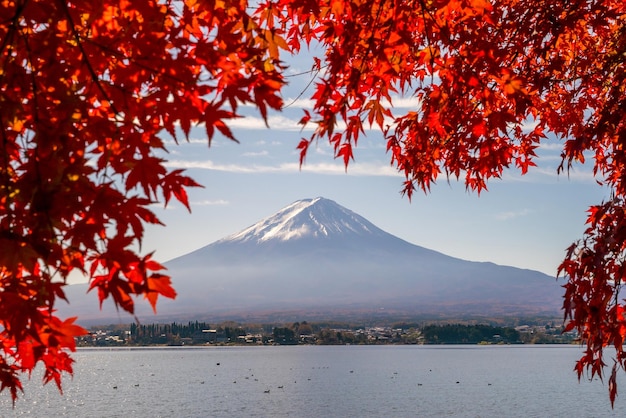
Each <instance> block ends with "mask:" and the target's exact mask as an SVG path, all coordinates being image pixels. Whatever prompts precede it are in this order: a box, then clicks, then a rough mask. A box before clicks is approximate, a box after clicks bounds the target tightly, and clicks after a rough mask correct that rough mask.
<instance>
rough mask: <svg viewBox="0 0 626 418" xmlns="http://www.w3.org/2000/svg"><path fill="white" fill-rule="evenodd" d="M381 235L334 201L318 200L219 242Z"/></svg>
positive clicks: (287, 209)
mask: <svg viewBox="0 0 626 418" xmlns="http://www.w3.org/2000/svg"><path fill="white" fill-rule="evenodd" d="M372 234H374V235H379V234H384V232H383V231H382V230H380V229H379V228H377V227H376V226H374V225H373V224H372V223H370V222H369V221H367V220H366V219H365V218H363V217H361V216H359V215H357V214H356V213H354V212H352V211H350V210H348V209H346V208H344V207H343V206H340V205H338V204H337V203H335V202H334V201H332V200H329V199H325V198H322V197H317V198H315V199H303V200H298V201H296V202H293V203H292V204H290V205H288V206H286V207H284V208H283V209H281V210H279V211H278V212H276V213H275V214H274V215H271V216H269V217H267V218H264V219H262V220H261V221H259V222H257V223H256V224H254V225H252V226H250V227H248V228H246V229H244V230H243V231H241V232H238V233H236V234H234V235H231V236H228V237H226V238H223V239H222V240H220V241H219V242H226V241H229V242H233V243H234V242H257V243H262V242H267V241H290V240H298V239H301V238H305V237H307V238H311V237H313V238H325V237H332V236H338V235H350V236H355V235H372Z"/></svg>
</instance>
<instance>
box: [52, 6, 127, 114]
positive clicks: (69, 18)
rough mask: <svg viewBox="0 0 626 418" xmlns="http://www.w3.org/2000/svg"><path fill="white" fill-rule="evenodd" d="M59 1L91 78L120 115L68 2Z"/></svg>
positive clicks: (113, 109) (114, 110) (114, 111)
mask: <svg viewBox="0 0 626 418" xmlns="http://www.w3.org/2000/svg"><path fill="white" fill-rule="evenodd" d="M59 3H60V4H61V5H62V8H63V12H64V13H65V17H67V21H68V22H69V26H70V28H71V29H70V30H71V31H72V35H73V36H74V40H75V41H76V46H78V49H79V50H80V53H81V57H82V61H83V63H84V64H85V66H86V67H87V70H88V71H89V74H90V75H91V80H92V81H93V82H94V83H95V84H96V87H97V88H98V90H99V91H100V93H102V95H103V96H104V100H106V101H107V102H108V103H109V105H110V106H111V110H112V111H113V113H115V114H116V115H119V114H120V112H119V111H118V110H117V109H116V107H115V103H113V101H112V100H111V99H110V97H109V95H108V93H107V92H106V91H105V90H104V87H103V86H102V83H101V81H102V80H100V77H99V76H98V74H96V71H95V70H94V69H93V66H92V65H91V62H89V57H88V56H87V53H86V51H85V48H83V41H82V38H81V37H80V34H79V33H78V31H77V30H76V26H75V25H74V19H72V15H71V13H70V10H69V9H68V7H67V3H66V2H65V1H64V0H59Z"/></svg>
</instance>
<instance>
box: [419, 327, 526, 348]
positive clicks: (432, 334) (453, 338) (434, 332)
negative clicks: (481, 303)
mask: <svg viewBox="0 0 626 418" xmlns="http://www.w3.org/2000/svg"><path fill="white" fill-rule="evenodd" d="M422 336H423V338H424V343H426V344H478V343H481V342H488V343H498V342H502V343H509V344H516V343H520V342H521V339H520V333H519V332H517V331H516V330H515V329H514V328H506V327H492V326H489V325H460V324H454V325H428V326H425V327H424V328H422Z"/></svg>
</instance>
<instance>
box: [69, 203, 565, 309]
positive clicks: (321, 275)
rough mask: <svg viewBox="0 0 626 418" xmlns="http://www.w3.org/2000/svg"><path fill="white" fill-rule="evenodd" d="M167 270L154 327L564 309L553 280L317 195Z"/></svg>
mask: <svg viewBox="0 0 626 418" xmlns="http://www.w3.org/2000/svg"><path fill="white" fill-rule="evenodd" d="M165 265H166V267H167V268H168V270H169V271H168V273H169V274H170V276H171V277H172V282H173V285H174V288H175V289H176V291H177V292H178V297H177V298H176V300H168V299H160V300H159V303H158V306H157V308H158V316H157V318H156V320H158V318H163V319H164V320H165V319H167V320H169V319H172V318H192V317H199V316H202V317H211V316H222V317H223V316H228V315H233V316H239V317H241V315H244V316H245V315H251V314H254V313H259V312H266V313H268V312H288V311H300V312H316V313H318V314H320V313H324V312H325V313H327V317H328V318H332V316H333V315H332V313H333V312H344V313H345V312H350V311H351V312H366V311H372V312H373V311H377V312H379V311H380V310H383V309H384V310H385V311H386V312H404V313H412V314H422V315H424V314H430V315H438V316H441V315H457V316H459V315H491V316H500V315H505V316H512V315H519V316H528V315H556V314H557V312H558V311H559V308H560V306H561V303H562V300H561V296H562V288H561V287H560V285H559V284H558V283H557V282H556V280H555V278H554V277H550V276H548V275H546V274H543V273H540V272H537V271H532V270H524V269H519V268H515V267H508V266H500V265H496V264H493V263H488V262H472V261H466V260H461V259H458V258H454V257H450V256H447V255H445V254H442V253H439V252H436V251H433V250H429V249H427V248H423V247H420V246H417V245H414V244H411V243H409V242H407V241H404V240H402V239H400V238H397V237H395V236H393V235H391V234H389V233H387V232H385V231H383V230H381V229H380V228H378V227H376V226H375V225H374V224H372V223H371V222H369V221H368V220H366V219H365V218H363V217H362V216H360V215H358V214H356V213H354V212H352V211H351V210H348V209H346V208H344V207H343V206H341V205H339V204H337V203H335V202H334V201H332V200H328V199H325V198H321V197H318V198H315V199H304V200H299V201H296V202H294V203H292V204H290V205H288V206H286V207H285V208H283V209H281V210H279V211H278V212H276V213H275V214H274V215H271V216H269V217H267V218H265V219H262V220H261V221H259V222H258V223H256V224H254V225H252V226H250V227H248V228H246V229H244V230H242V231H240V232H238V233H235V234H233V235H230V236H228V237H225V238H222V239H220V240H218V241H215V242H213V243H212V244H209V245H207V246H205V247H202V248H200V249H198V250H196V251H193V252H191V253H189V254H186V255H183V256H181V257H178V258H176V259H173V260H171V261H169V262H167V263H166V264H165ZM75 286H76V285H74V286H70V288H75ZM83 286H85V285H83ZM70 290H71V292H69V291H68V293H72V294H68V297H69V298H70V305H69V307H68V309H65V308H64V309H61V313H65V312H66V311H67V313H68V314H74V315H75V314H78V315H79V316H80V318H81V319H93V318H95V317H102V318H103V317H106V316H108V317H111V312H112V311H111V310H108V311H107V310H106V309H105V310H103V311H102V312H95V310H97V302H96V300H95V299H96V297H95V295H91V294H90V295H87V296H92V298H91V299H92V300H91V301H90V303H91V305H93V307H95V308H91V309H92V312H91V313H87V312H85V309H87V305H86V304H84V303H83V302H82V299H84V298H85V297H84V296H83V297H82V298H78V299H80V300H79V301H77V300H76V299H77V296H78V295H75V294H74V293H76V292H77V291H78V287H76V288H75V289H70ZM84 290H85V287H83V293H84ZM73 299H74V300H73ZM75 302H78V303H76V304H75ZM70 308H71V309H70ZM137 308H138V312H137V315H138V316H139V318H144V319H145V320H151V321H155V317H154V316H153V315H152V311H151V310H150V308H149V306H148V303H139V304H138V306H137ZM107 314H108V315H107ZM113 317H115V316H114V315H113Z"/></svg>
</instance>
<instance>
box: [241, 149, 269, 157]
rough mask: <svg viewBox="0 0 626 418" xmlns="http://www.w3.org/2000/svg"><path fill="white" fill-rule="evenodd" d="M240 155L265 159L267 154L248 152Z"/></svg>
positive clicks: (263, 152) (265, 152) (264, 152)
mask: <svg viewBox="0 0 626 418" xmlns="http://www.w3.org/2000/svg"><path fill="white" fill-rule="evenodd" d="M241 155H242V156H244V157H265V156H267V155H269V152H267V151H265V150H263V151H258V152H254V151H250V152H244V153H243V154H241Z"/></svg>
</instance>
